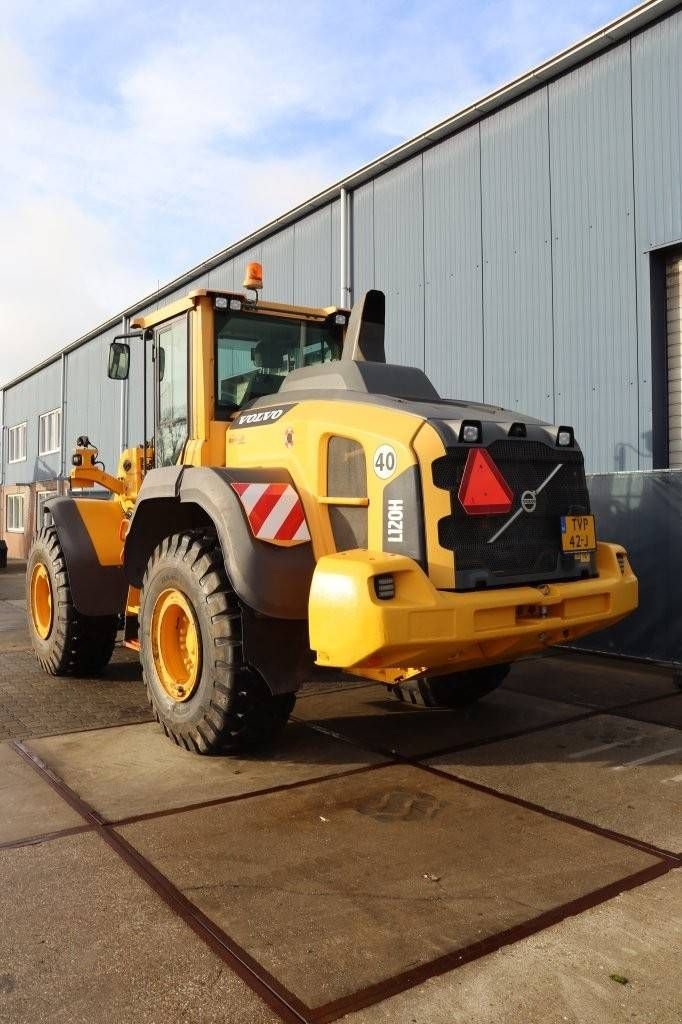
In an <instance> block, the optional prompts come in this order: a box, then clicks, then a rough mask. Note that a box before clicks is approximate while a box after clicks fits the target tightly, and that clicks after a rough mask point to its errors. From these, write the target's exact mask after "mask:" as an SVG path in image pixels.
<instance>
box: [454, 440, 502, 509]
mask: <svg viewBox="0 0 682 1024" xmlns="http://www.w3.org/2000/svg"><path fill="white" fill-rule="evenodd" d="M459 500H460V503H461V505H462V508H463V509H464V511H465V512H466V514H467V515H469V516H488V515H494V514H495V513H503V512H509V510H510V509H511V507H512V501H513V500H514V492H513V491H512V489H511V487H510V486H509V484H508V483H507V481H506V480H505V479H504V477H503V476H502V474H501V473H500V471H499V469H498V468H497V466H496V465H495V463H494V462H493V460H492V459H491V458H490V455H488V452H487V451H486V449H485V448H472V449H471V451H470V452H469V455H468V458H467V461H466V466H465V467H464V476H463V477H462V483H461V484H460V487H459Z"/></svg>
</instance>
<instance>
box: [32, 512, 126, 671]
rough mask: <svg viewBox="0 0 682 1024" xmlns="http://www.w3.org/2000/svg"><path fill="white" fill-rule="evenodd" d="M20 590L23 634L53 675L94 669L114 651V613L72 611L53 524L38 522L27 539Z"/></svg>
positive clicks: (65, 573) (96, 669)
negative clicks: (24, 610)
mask: <svg viewBox="0 0 682 1024" xmlns="http://www.w3.org/2000/svg"><path fill="white" fill-rule="evenodd" d="M26 591H27V593H26V608H27V612H28V628H29V634H30V636H31V643H32V645H33V650H34V651H35V655H36V657H37V659H38V661H39V663H40V666H41V668H42V669H43V670H44V671H45V672H47V673H49V674H50V675H53V676H66V675H72V676H96V675H99V674H100V672H102V670H103V669H104V668H105V667H106V666H107V665H108V663H109V661H110V659H111V655H112V654H113V651H114V644H115V643H116V632H117V630H118V616H117V615H105V616H91V615H82V614H81V613H80V612H78V611H76V609H75V608H74V605H73V598H72V596H71V588H70V587H69V578H68V574H67V571H66V561H65V559H64V552H63V550H62V546H61V544H60V542H59V536H58V534H57V530H56V529H55V527H54V526H46V527H43V529H42V530H41V531H40V532H39V533H38V536H37V537H36V539H35V540H34V541H33V544H32V545H31V550H30V552H29V556H28V563H27V566H26Z"/></svg>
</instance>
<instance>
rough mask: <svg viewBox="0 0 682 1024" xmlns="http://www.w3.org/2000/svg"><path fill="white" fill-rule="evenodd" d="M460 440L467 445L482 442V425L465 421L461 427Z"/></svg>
mask: <svg viewBox="0 0 682 1024" xmlns="http://www.w3.org/2000/svg"><path fill="white" fill-rule="evenodd" d="M459 440H460V442H462V441H463V442H464V443H465V444H477V443H478V442H479V441H480V440H481V424H480V423H476V422H475V421H474V422H471V421H467V420H465V421H464V422H463V423H462V426H461V427H460V431H459Z"/></svg>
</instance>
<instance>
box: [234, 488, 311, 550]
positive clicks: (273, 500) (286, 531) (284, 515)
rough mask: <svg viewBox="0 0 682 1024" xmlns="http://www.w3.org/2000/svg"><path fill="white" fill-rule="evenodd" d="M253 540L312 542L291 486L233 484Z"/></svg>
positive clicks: (298, 499) (296, 495) (299, 503)
mask: <svg viewBox="0 0 682 1024" xmlns="http://www.w3.org/2000/svg"><path fill="white" fill-rule="evenodd" d="M232 489H233V490H234V491H236V492H237V494H238V495H239V500H240V501H241V503H242V505H243V506H244V511H245V512H246V517H247V519H248V520H249V526H250V527H251V532H252V533H253V535H254V537H258V539H259V540H298V541H304V540H310V532H309V531H308V526H307V523H306V521H305V514H304V512H303V505H302V504H301V499H300V498H299V496H298V494H297V493H296V491H295V490H294V488H293V487H292V486H291V484H244V483H238V484H232Z"/></svg>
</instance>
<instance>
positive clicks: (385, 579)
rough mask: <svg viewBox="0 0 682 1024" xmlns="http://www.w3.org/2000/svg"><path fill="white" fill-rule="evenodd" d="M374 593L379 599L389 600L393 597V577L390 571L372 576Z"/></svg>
mask: <svg viewBox="0 0 682 1024" xmlns="http://www.w3.org/2000/svg"><path fill="white" fill-rule="evenodd" d="M374 593H375V594H376V595H377V597H378V598H379V600H380V601H390V600H391V599H392V598H394V597H395V578H394V576H393V574H392V573H390V572H385V573H382V575H381V576H375V577H374Z"/></svg>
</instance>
